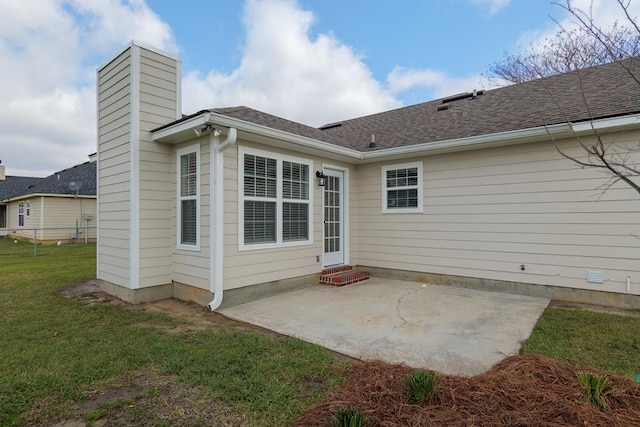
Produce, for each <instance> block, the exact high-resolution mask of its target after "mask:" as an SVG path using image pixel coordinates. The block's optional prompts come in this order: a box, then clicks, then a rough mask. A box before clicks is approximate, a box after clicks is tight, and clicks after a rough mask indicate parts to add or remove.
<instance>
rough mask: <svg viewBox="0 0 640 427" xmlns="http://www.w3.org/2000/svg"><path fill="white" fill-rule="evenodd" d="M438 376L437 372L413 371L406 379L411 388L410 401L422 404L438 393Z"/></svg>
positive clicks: (405, 381)
mask: <svg viewBox="0 0 640 427" xmlns="http://www.w3.org/2000/svg"><path fill="white" fill-rule="evenodd" d="M437 382H438V374H436V373H435V372H425V371H413V372H411V373H410V374H409V375H407V376H406V377H405V379H404V383H405V384H406V385H407V387H409V400H410V401H412V402H422V401H423V400H424V399H426V398H428V397H429V396H431V395H432V394H433V392H434V391H436V388H437Z"/></svg>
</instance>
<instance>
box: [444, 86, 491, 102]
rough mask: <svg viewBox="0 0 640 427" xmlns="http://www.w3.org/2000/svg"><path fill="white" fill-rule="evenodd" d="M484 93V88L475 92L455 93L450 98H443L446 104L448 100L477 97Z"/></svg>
mask: <svg viewBox="0 0 640 427" xmlns="http://www.w3.org/2000/svg"><path fill="white" fill-rule="evenodd" d="M483 94H484V90H475V89H474V90H473V92H465V93H459V94H457V95H453V96H450V97H448V98H443V99H442V103H443V104H446V103H447V102H453V101H459V100H461V99H467V98H472V99H475V98H477V97H478V96H480V95H483Z"/></svg>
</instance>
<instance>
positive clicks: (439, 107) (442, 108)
mask: <svg viewBox="0 0 640 427" xmlns="http://www.w3.org/2000/svg"><path fill="white" fill-rule="evenodd" d="M448 109H449V106H448V105H438V111H444V110H448Z"/></svg>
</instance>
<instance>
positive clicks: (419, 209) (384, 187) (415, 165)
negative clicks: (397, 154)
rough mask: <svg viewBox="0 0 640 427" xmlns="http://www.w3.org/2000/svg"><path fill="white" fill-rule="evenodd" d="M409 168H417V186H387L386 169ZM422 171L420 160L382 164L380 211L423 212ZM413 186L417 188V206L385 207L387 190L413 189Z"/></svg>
mask: <svg viewBox="0 0 640 427" xmlns="http://www.w3.org/2000/svg"><path fill="white" fill-rule="evenodd" d="M409 168H417V169H418V185H417V186H414V185H411V186H406V187H391V188H387V171H390V170H398V169H409ZM422 171H423V169H422V162H411V163H400V164H395V165H387V166H382V213H422V212H423V200H422V194H423V192H422V189H423V185H424V176H423V172H422ZM413 188H417V190H418V206H416V207H415V208H389V207H387V200H388V195H389V193H388V192H389V191H393V190H407V189H413Z"/></svg>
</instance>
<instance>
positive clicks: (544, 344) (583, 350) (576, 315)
mask: <svg viewBox="0 0 640 427" xmlns="http://www.w3.org/2000/svg"><path fill="white" fill-rule="evenodd" d="M629 314H630V315H616V314H608V313H599V312H594V311H589V310H575V309H564V308H554V307H548V308H547V309H546V310H545V311H544V313H543V314H542V317H541V318H540V320H539V321H538V323H537V324H536V327H535V328H534V330H533V333H532V334H531V336H530V337H529V339H528V340H527V341H526V342H524V343H523V345H522V349H521V352H524V353H538V354H542V355H545V356H549V357H553V358H554V359H558V360H562V361H565V362H568V363H570V364H572V365H575V366H578V367H590V368H598V369H601V370H603V371H611V372H616V373H619V374H621V375H625V376H628V377H630V378H632V379H635V378H636V374H640V316H638V313H637V312H630V313H629Z"/></svg>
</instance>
